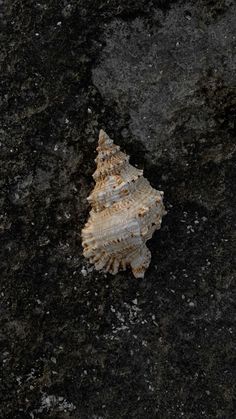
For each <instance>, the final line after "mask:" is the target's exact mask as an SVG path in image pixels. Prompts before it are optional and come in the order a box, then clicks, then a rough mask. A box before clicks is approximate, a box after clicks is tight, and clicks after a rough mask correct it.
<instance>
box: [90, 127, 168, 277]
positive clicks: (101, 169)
mask: <svg viewBox="0 0 236 419" xmlns="http://www.w3.org/2000/svg"><path fill="white" fill-rule="evenodd" d="M97 152H98V155H97V158H96V159H95V162H96V164H97V169H96V171H95V172H94V174H93V178H94V180H95V182H96V184H95V187H94V189H93V191H92V193H91V194H90V195H89V197H88V201H89V203H90V204H91V207H92V209H91V211H90V217H89V220H88V222H87V223H86V224H85V227H84V228H83V230H82V245H83V248H84V256H85V257H86V258H88V259H89V260H90V262H91V263H93V264H94V265H95V268H96V269H97V270H104V271H106V272H110V273H112V274H116V273H117V272H118V270H120V269H122V270H124V269H126V268H127V266H131V269H132V272H133V274H134V276H135V277H137V278H139V277H144V273H145V271H146V269H147V268H148V266H149V264H150V260H151V253H150V251H149V249H148V248H147V246H146V241H147V240H149V239H150V238H151V237H152V234H153V232H154V231H155V230H156V229H159V228H160V225H161V221H162V216H163V215H165V209H164V205H163V200H162V196H163V192H159V191H156V190H155V189H153V188H152V187H151V185H150V184H149V182H148V180H147V179H145V178H144V177H143V171H142V170H139V169H136V168H135V167H134V166H132V165H131V164H129V156H127V155H126V154H125V153H123V152H121V151H120V147H119V146H117V145H115V144H114V143H113V141H112V140H111V139H110V137H109V136H108V135H107V134H106V133H105V132H104V131H103V130H101V131H100V133H99V140H98V147H97Z"/></svg>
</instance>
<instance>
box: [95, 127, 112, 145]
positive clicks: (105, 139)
mask: <svg viewBox="0 0 236 419" xmlns="http://www.w3.org/2000/svg"><path fill="white" fill-rule="evenodd" d="M112 144H113V141H112V140H111V139H110V137H109V136H108V135H107V134H106V132H105V131H103V129H101V130H100V132H99V139H98V145H99V146H100V147H101V146H104V145H112Z"/></svg>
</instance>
